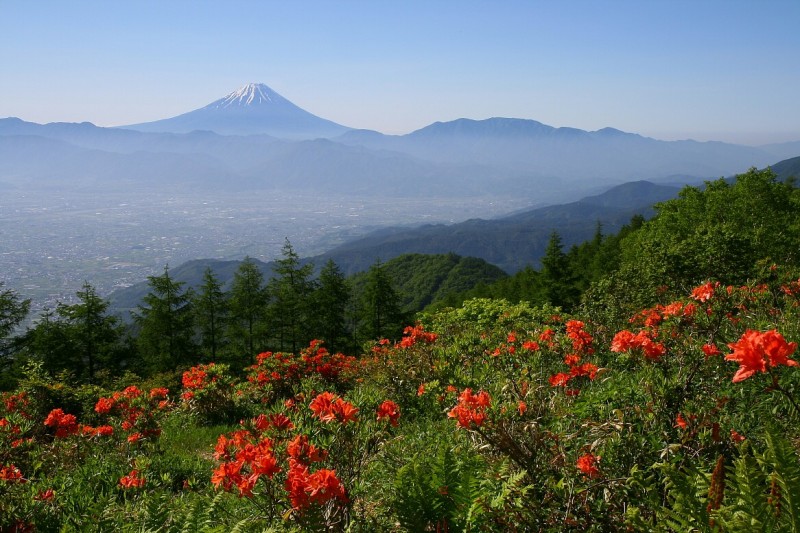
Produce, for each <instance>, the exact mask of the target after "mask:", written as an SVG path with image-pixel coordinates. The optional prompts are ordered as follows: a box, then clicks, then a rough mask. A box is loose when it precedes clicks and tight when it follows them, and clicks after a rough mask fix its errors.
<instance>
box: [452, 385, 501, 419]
mask: <svg viewBox="0 0 800 533" xmlns="http://www.w3.org/2000/svg"><path fill="white" fill-rule="evenodd" d="M491 403H492V398H491V397H490V396H489V393H488V392H486V391H480V392H479V393H478V394H473V393H472V389H470V388H466V389H464V390H463V391H462V392H461V394H459V396H458V405H456V406H455V407H453V408H452V409H451V410H450V412H448V413H447V416H448V417H450V418H455V419H456V423H457V424H458V427H461V428H466V429H470V428H472V427H473V425H474V426H475V427H480V426H482V425H483V424H484V422H485V421H486V410H487V409H488V408H489V407H490V406H491Z"/></svg>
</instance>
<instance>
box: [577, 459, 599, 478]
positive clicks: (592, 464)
mask: <svg viewBox="0 0 800 533" xmlns="http://www.w3.org/2000/svg"><path fill="white" fill-rule="evenodd" d="M599 463H600V458H599V457H597V456H596V455H593V454H591V453H586V454H584V455H581V456H580V457H578V461H577V463H576V466H577V467H578V470H580V471H581V472H583V474H584V475H586V476H587V477H589V478H590V479H594V478H596V477H599V476H600V468H599V467H598V465H599Z"/></svg>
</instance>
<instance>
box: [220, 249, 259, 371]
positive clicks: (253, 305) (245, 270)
mask: <svg viewBox="0 0 800 533" xmlns="http://www.w3.org/2000/svg"><path fill="white" fill-rule="evenodd" d="M267 302H268V299H267V293H266V290H265V288H264V275H263V274H262V273H261V270H259V268H258V265H257V264H256V262H255V261H253V259H252V258H250V257H245V259H244V261H242V263H241V264H240V265H239V268H238V269H236V272H235V273H234V275H233V284H232V285H231V291H230V299H229V301H228V303H229V307H228V309H229V317H230V318H229V321H228V330H227V331H228V338H229V339H230V346H229V350H230V351H231V352H232V354H233V357H234V364H235V361H236V360H238V361H240V362H241V363H244V362H246V361H250V360H252V359H253V358H254V357H255V356H256V354H257V353H258V352H260V351H261V350H262V349H263V348H264V347H265V344H264V337H265V335H266V333H265V332H266V329H267V323H266V316H267Z"/></svg>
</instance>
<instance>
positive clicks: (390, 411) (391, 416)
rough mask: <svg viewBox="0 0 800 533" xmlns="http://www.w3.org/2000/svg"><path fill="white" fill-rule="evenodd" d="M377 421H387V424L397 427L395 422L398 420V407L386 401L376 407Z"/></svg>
mask: <svg viewBox="0 0 800 533" xmlns="http://www.w3.org/2000/svg"><path fill="white" fill-rule="evenodd" d="M377 419H378V421H381V420H388V421H389V423H390V424H391V425H392V426H394V427H397V421H398V420H399V419H400V406H399V405H397V404H396V403H394V402H393V401H391V400H386V401H384V402H383V403H382V404H380V405H379V406H378V410H377Z"/></svg>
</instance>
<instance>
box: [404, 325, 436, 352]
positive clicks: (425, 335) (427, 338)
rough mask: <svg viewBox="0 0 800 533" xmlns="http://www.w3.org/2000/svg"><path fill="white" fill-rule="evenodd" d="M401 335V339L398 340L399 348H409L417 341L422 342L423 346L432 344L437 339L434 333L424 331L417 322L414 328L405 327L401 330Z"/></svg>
mask: <svg viewBox="0 0 800 533" xmlns="http://www.w3.org/2000/svg"><path fill="white" fill-rule="evenodd" d="M403 335H404V336H403V338H402V339H400V347H401V348H411V347H412V346H414V345H415V344H417V342H419V341H422V342H424V343H425V344H433V343H434V342H436V339H437V337H438V336H437V335H436V333H431V332H429V331H425V328H423V327H422V324H420V323H419V322H417V324H416V325H414V326H407V327H406V328H405V329H404V330H403Z"/></svg>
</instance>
